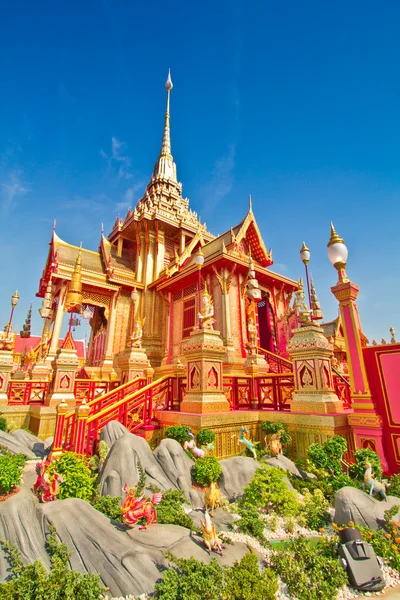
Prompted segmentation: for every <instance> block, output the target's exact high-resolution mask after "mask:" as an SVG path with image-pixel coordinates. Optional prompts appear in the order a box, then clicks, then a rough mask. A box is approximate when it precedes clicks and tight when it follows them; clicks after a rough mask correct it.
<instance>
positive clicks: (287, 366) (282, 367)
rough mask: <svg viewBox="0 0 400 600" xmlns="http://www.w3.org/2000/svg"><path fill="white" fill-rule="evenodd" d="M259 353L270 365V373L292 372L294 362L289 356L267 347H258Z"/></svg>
mask: <svg viewBox="0 0 400 600" xmlns="http://www.w3.org/2000/svg"><path fill="white" fill-rule="evenodd" d="M257 352H258V354H262V355H263V356H264V358H265V360H266V362H267V363H268V365H269V370H270V373H292V372H293V363H292V361H290V360H288V359H287V358H283V357H282V356H279V354H274V353H273V352H270V351H269V350H265V348H257Z"/></svg>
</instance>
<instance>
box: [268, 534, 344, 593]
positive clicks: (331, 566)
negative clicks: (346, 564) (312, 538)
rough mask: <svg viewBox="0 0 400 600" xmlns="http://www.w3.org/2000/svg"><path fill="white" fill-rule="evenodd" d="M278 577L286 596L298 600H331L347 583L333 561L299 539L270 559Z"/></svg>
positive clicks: (339, 566) (318, 549)
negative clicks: (285, 587)
mask: <svg viewBox="0 0 400 600" xmlns="http://www.w3.org/2000/svg"><path fill="white" fill-rule="evenodd" d="M272 560H273V563H274V565H275V569H276V572H277V574H278V575H279V577H280V578H281V579H282V581H283V582H284V583H286V585H287V586H288V591H289V595H290V596H291V597H295V598H301V600H332V598H336V596H337V591H338V589H339V588H341V587H342V586H343V585H345V584H346V583H347V575H346V572H345V571H344V570H343V569H342V567H341V565H340V563H339V561H338V559H337V557H331V556H329V555H328V553H327V552H326V549H325V548H324V551H322V550H321V548H320V547H319V545H318V544H317V545H316V546H314V547H313V546H312V545H311V544H310V542H308V541H307V540H306V539H305V538H304V537H302V536H299V537H297V538H294V539H292V540H289V542H288V543H287V544H286V545H285V549H284V550H282V551H280V552H277V553H276V554H275V555H274V556H273V559H272Z"/></svg>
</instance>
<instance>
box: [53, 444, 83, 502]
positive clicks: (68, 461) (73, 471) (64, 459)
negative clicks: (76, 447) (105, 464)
mask: <svg viewBox="0 0 400 600" xmlns="http://www.w3.org/2000/svg"><path fill="white" fill-rule="evenodd" d="M54 472H56V473H58V474H59V475H61V476H62V478H63V481H62V482H60V492H59V494H58V498H59V499H60V500H64V498H81V499H82V500H87V501H88V502H89V501H90V499H91V497H92V495H93V491H94V483H93V478H92V475H91V472H90V469H89V466H88V463H87V460H86V459H85V458H83V457H82V456H79V455H78V454H75V452H64V454H61V456H59V457H58V458H56V459H55V460H53V461H52V462H51V464H50V466H49V473H50V474H51V475H52V474H53V473H54Z"/></svg>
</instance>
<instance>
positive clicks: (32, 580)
mask: <svg viewBox="0 0 400 600" xmlns="http://www.w3.org/2000/svg"><path fill="white" fill-rule="evenodd" d="M0 544H1V546H2V547H3V550H4V551H5V553H6V556H7V559H8V562H9V564H10V571H11V579H10V580H9V581H8V582H7V583H0V598H3V599H4V600H77V599H78V598H79V600H99V599H100V598H102V597H103V596H102V594H104V593H105V592H106V588H105V587H104V586H103V585H102V583H101V581H100V577H99V575H97V574H93V573H90V574H89V573H85V574H84V575H82V574H81V573H78V572H76V571H70V569H69V564H68V559H69V557H70V554H69V553H68V548H67V546H66V545H65V544H60V543H59V542H58V541H57V537H56V532H55V529H54V527H53V526H52V525H50V535H49V536H48V538H47V543H46V549H47V552H48V553H49V555H50V559H51V569H50V572H49V573H48V572H47V571H46V569H45V567H44V566H43V564H42V563H41V562H40V561H39V560H36V561H35V562H34V563H32V564H30V565H24V564H23V563H22V560H21V552H20V551H19V550H17V549H16V548H14V547H13V546H11V544H9V543H8V542H6V541H5V540H2V541H1V542H0Z"/></svg>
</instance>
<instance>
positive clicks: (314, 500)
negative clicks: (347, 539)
mask: <svg viewBox="0 0 400 600" xmlns="http://www.w3.org/2000/svg"><path fill="white" fill-rule="evenodd" d="M328 508H329V503H328V501H327V500H326V499H325V498H324V495H323V493H322V492H321V490H318V489H316V490H314V493H311V492H310V491H308V490H307V489H306V490H304V506H302V507H301V513H302V514H303V515H304V517H305V519H306V523H307V527H309V528H310V529H313V530H314V531H318V530H319V529H321V528H324V527H326V526H327V525H328V524H330V523H331V521H332V518H331V515H330V513H329V512H328Z"/></svg>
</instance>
